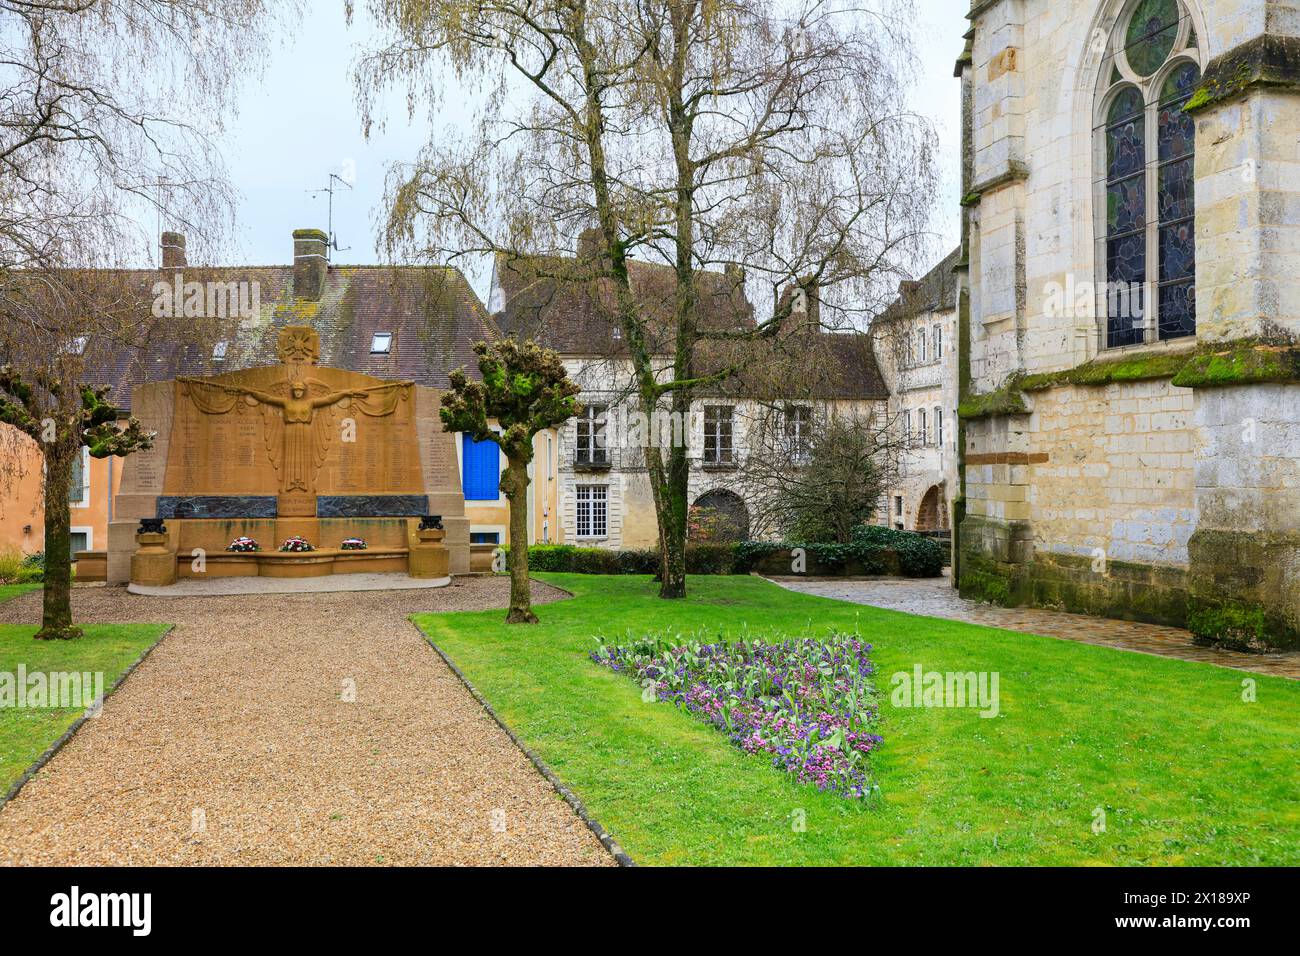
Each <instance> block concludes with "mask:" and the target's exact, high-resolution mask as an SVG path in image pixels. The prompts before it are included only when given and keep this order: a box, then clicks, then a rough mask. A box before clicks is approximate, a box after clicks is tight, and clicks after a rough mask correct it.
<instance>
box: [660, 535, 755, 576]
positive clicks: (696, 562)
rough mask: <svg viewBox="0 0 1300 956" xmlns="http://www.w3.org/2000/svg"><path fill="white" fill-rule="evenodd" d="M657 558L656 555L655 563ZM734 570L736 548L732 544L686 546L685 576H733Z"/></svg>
mask: <svg viewBox="0 0 1300 956" xmlns="http://www.w3.org/2000/svg"><path fill="white" fill-rule="evenodd" d="M658 557H659V556H658V555H657V554H656V555H655V560H656V563H657V562H658ZM735 568H736V546H735V545H734V544H729V543H725V542H720V541H719V542H705V541H701V542H699V543H696V544H688V545H687V546H686V573H687V574H734V573H735ZM657 570H658V568H656V571H657Z"/></svg>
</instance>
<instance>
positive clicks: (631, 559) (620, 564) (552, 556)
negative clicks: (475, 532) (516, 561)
mask: <svg viewBox="0 0 1300 956" xmlns="http://www.w3.org/2000/svg"><path fill="white" fill-rule="evenodd" d="M502 550H504V551H505V552H506V555H507V561H508V560H509V554H510V549H509V548H508V547H507V548H503V549H502ZM734 566H735V545H732V544H725V543H699V544H688V545H687V546H686V571H687V573H688V574H732V573H733V568H734ZM528 569H529V570H530V571H562V572H566V573H568V574H658V573H659V552H658V551H652V550H628V551H612V550H609V549H607V548H580V547H577V546H576V545H572V544H535V545H532V546H531V547H530V548H529V549H528Z"/></svg>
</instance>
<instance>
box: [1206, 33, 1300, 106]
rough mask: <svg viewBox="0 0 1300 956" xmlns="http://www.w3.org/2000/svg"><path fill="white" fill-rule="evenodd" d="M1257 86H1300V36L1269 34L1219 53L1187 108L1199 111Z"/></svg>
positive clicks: (1288, 87) (1287, 87)
mask: <svg viewBox="0 0 1300 956" xmlns="http://www.w3.org/2000/svg"><path fill="white" fill-rule="evenodd" d="M1256 86H1269V87H1280V88H1283V89H1292V90H1297V89H1300V38H1296V37H1287V36H1278V35H1276V34H1271V33H1270V34H1265V35H1264V36H1259V37H1256V38H1255V39H1253V40H1249V41H1247V42H1246V43H1243V44H1241V45H1240V46H1237V47H1234V48H1233V49H1231V50H1229V51H1227V52H1226V53H1224V54H1221V55H1220V56H1216V57H1215V58H1214V59H1213V60H1211V61H1210V64H1209V66H1207V67H1206V68H1205V76H1204V77H1202V79H1201V82H1200V84H1199V85H1198V86H1197V88H1196V92H1194V93H1193V94H1192V98H1191V99H1189V100H1188V101H1187V105H1186V106H1184V107H1183V109H1184V110H1186V111H1187V112H1188V113H1195V112H1197V111H1198V110H1203V109H1205V108H1207V107H1209V106H1212V105H1214V104H1215V103H1222V102H1224V101H1226V100H1230V99H1232V98H1233V97H1235V96H1240V95H1241V94H1243V93H1245V92H1246V91H1247V90H1249V89H1251V88H1252V87H1256Z"/></svg>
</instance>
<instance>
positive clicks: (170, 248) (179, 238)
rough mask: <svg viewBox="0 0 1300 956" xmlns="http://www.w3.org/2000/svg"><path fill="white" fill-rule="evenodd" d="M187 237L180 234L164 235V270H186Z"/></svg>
mask: <svg viewBox="0 0 1300 956" xmlns="http://www.w3.org/2000/svg"><path fill="white" fill-rule="evenodd" d="M185 265H186V263H185V237H184V236H183V235H181V234H180V233H179V232H164V233H163V234H162V267H163V268H164V269H183V268H185Z"/></svg>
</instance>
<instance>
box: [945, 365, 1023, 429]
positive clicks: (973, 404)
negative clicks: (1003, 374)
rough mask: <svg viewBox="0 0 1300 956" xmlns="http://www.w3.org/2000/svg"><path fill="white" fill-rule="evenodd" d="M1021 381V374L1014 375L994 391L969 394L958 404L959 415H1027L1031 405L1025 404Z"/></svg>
mask: <svg viewBox="0 0 1300 956" xmlns="http://www.w3.org/2000/svg"><path fill="white" fill-rule="evenodd" d="M1020 382H1021V376H1018V375H1017V376H1013V377H1011V378H1010V379H1008V380H1007V381H1006V383H1005V384H1003V385H1002V386H1001V387H1000V388H998V389H995V390H994V391H992V392H985V393H984V394H983V395H969V396H967V397H966V398H964V399H963V400H962V401H961V403H960V404H959V405H958V406H957V417H958V418H962V419H970V418H989V417H991V416H994V415H1027V414H1028V413H1029V406H1028V405H1026V404H1025V395H1024V392H1023V390H1022V389H1021V387H1020Z"/></svg>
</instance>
